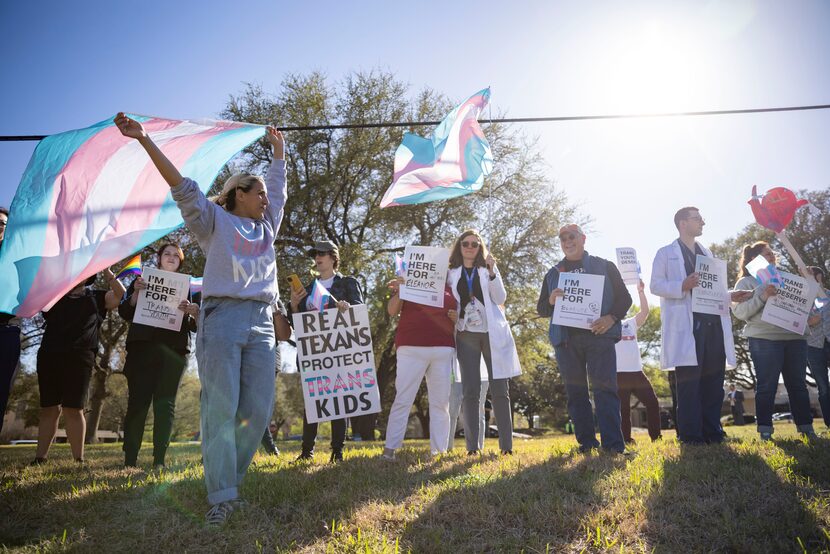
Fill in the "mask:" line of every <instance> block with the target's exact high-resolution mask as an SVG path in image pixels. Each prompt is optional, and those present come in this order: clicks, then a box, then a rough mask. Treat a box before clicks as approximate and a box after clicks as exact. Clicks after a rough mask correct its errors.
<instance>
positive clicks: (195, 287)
mask: <svg viewBox="0 0 830 554" xmlns="http://www.w3.org/2000/svg"><path fill="white" fill-rule="evenodd" d="M202 279H204V278H203V277H191V278H190V294H191V295H192V294H198V293H200V292H202Z"/></svg>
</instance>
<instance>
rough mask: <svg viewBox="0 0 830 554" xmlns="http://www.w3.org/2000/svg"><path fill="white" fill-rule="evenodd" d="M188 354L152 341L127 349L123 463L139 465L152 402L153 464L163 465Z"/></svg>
mask: <svg viewBox="0 0 830 554" xmlns="http://www.w3.org/2000/svg"><path fill="white" fill-rule="evenodd" d="M185 362H186V358H185V355H184V354H182V353H179V352H176V351H174V350H173V349H171V348H170V347H169V346H167V345H165V344H160V343H154V342H150V341H141V342H134V343H131V344H130V345H129V346H128V348H127V361H126V363H125V364H124V375H125V376H126V377H127V387H128V388H129V396H128V400H127V414H126V415H125V416H124V464H125V465H128V466H134V465H136V461H137V460H138V451H139V449H141V439H142V438H143V437H144V424H145V422H146V420H147V411H148V410H149V409H150V403H151V402H152V404H153V418H154V423H153V465H164V455H165V453H166V452H167V446H168V445H169V444H170V435H171V434H172V432H173V415H174V414H175V412H176V392H177V391H178V389H179V382H181V379H182V374H183V373H184V367H185Z"/></svg>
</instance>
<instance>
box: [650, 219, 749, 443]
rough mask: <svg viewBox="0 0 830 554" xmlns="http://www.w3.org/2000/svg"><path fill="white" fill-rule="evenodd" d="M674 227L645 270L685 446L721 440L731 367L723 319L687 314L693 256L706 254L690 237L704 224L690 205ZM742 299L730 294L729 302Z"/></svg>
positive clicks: (731, 347)
mask: <svg viewBox="0 0 830 554" xmlns="http://www.w3.org/2000/svg"><path fill="white" fill-rule="evenodd" d="M674 224H675V226H676V227H677V230H678V231H679V233H680V236H679V238H678V239H677V240H675V241H673V242H672V243H671V244H668V245H667V246H664V247H663V248H661V249H660V250H658V251H657V255H656V256H655V257H654V265H653V267H652V270H651V287H650V288H651V293H652V294H654V295H655V296H659V297H660V315H661V318H662V348H661V350H660V367H661V368H662V369H672V368H674V369H675V376H676V378H677V436H678V438H679V439H680V441H681V442H684V443H687V444H706V443H719V442H722V441H723V437H724V434H723V428H722V427H721V425H720V411H721V406H722V405H723V396H724V391H723V379H724V373H725V369H726V364H727V363H728V364H729V365H730V367H734V365H735V343H734V340H733V338H732V321H731V319H730V317H729V316H728V315H726V316H717V315H711V314H700V313H693V312H692V289H693V288H695V287H696V286H697V285H698V282H699V276H698V274H697V273H696V272H695V261H696V256H697V255H698V254H700V255H703V256H712V253H711V252H709V250H707V249H706V248H705V247H703V246H701V245H700V244H699V243H698V242H697V241H696V240H695V239H696V238H697V237H699V236H700V235H702V234H703V226H704V225H705V224H706V222H705V221H704V220H703V217H701V215H700V211H699V210H698V209H697V208H694V207H686V208H682V209H680V210H678V212H677V213H676V214H675V216H674ZM746 296H749V295H744V294H741V293H733V294H732V301H733V302H740V301H742V300H745V299H746V298H745V297H746Z"/></svg>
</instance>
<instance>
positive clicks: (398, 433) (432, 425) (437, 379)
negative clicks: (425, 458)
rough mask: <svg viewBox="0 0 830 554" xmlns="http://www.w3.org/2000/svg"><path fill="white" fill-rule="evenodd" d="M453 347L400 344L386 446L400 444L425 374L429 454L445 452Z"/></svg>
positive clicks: (448, 423)
mask: <svg viewBox="0 0 830 554" xmlns="http://www.w3.org/2000/svg"><path fill="white" fill-rule="evenodd" d="M454 357H455V349H454V348H452V347H450V346H401V347H399V348H398V350H397V358H398V369H397V375H396V376H395V391H396V392H395V401H394V402H393V403H392V409H391V410H390V411H389V423H388V425H387V426H386V448H389V449H392V450H396V449H398V448H400V447H401V446H402V445H403V438H404V435H406V425H407V423H408V422H409V412H410V410H411V409H412V404H413V403H414V402H415V396H416V395H417V394H418V389H419V388H420V386H421V380H422V379H423V378H424V376H426V379H427V394H428V396H429V446H430V451H431V452H432V454H437V453H439V452H446V451H447V437H448V436H449V428H450V381H451V380H452V361H453V358H454Z"/></svg>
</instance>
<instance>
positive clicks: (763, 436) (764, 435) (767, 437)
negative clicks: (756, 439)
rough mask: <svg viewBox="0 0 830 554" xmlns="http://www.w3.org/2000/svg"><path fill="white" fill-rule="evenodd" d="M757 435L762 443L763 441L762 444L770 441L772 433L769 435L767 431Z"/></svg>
mask: <svg viewBox="0 0 830 554" xmlns="http://www.w3.org/2000/svg"><path fill="white" fill-rule="evenodd" d="M758 434H759V435H760V436H761V440H762V441H764V442H770V441H772V433H770V432H769V431H763V432H761V433H758Z"/></svg>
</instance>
